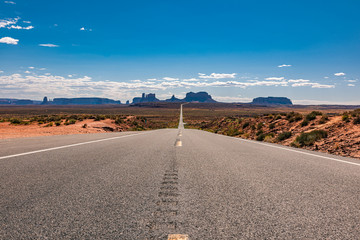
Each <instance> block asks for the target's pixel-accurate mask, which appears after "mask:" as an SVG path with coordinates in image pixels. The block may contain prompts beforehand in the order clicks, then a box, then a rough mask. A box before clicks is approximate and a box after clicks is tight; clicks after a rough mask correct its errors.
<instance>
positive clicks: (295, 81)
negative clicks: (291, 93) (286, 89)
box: [288, 79, 310, 83]
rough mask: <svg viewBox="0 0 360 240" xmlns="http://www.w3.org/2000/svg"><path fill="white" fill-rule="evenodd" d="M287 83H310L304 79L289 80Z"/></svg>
mask: <svg viewBox="0 0 360 240" xmlns="http://www.w3.org/2000/svg"><path fill="white" fill-rule="evenodd" d="M288 82H289V83H306V82H310V80H306V79H290V80H289V81H288Z"/></svg>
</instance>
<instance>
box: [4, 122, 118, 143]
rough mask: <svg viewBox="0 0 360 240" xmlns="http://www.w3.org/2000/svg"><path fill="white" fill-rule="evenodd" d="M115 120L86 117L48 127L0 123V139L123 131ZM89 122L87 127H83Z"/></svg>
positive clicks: (44, 125)
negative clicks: (66, 123)
mask: <svg viewBox="0 0 360 240" xmlns="http://www.w3.org/2000/svg"><path fill="white" fill-rule="evenodd" d="M113 122H114V121H113V120H110V119H106V120H102V121H94V120H92V119H86V120H84V121H81V122H79V121H78V122H76V123H75V124H72V125H67V126H65V125H63V124H61V125H60V126H55V125H54V126H52V127H46V124H41V125H39V124H37V123H33V124H30V125H26V126H24V125H13V124H10V123H9V122H3V123H0V139H6V138H22V137H36V136H51V135H67V134H86V133H102V132H109V131H111V130H110V128H111V129H113V130H114V131H123V130H124V129H123V128H121V127H119V126H117V125H115V123H113ZM84 124H87V127H86V128H83V126H84Z"/></svg>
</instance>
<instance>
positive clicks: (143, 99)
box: [132, 93, 160, 103]
mask: <svg viewBox="0 0 360 240" xmlns="http://www.w3.org/2000/svg"><path fill="white" fill-rule="evenodd" d="M147 102H160V100H159V99H157V98H156V96H155V93H149V94H145V93H143V94H142V96H141V98H140V97H134V98H133V101H132V103H147Z"/></svg>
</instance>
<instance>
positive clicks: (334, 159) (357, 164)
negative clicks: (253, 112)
mask: <svg viewBox="0 0 360 240" xmlns="http://www.w3.org/2000/svg"><path fill="white" fill-rule="evenodd" d="M200 131H201V130H200ZM205 132H206V131H205ZM208 133H210V132H208ZM212 134H215V135H218V136H223V137H229V138H231V139H235V140H240V141H244V142H248V143H256V144H259V145H263V146H268V147H272V148H279V149H282V150H286V151H290V152H296V153H302V154H305V155H309V156H313V157H319V158H324V159H328V160H332V161H336V162H342V163H348V164H352V165H355V166H360V163H354V162H349V161H345V160H340V159H336V158H331V157H326V156H321V155H317V154H313V153H308V152H303V151H298V150H295V149H291V148H290V147H289V148H286V147H280V146H276V145H273V144H266V143H263V142H258V141H255V140H249V139H244V138H236V137H230V136H226V135H221V134H216V133H212Z"/></svg>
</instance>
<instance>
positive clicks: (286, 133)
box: [276, 132, 292, 142]
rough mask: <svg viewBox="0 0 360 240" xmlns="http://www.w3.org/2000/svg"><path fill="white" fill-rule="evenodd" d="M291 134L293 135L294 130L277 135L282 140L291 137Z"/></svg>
mask: <svg viewBox="0 0 360 240" xmlns="http://www.w3.org/2000/svg"><path fill="white" fill-rule="evenodd" d="M291 136H292V132H282V133H280V134H279V135H278V136H277V138H276V140H278V141H279V142H281V141H284V140H285V139H288V138H290V137H291Z"/></svg>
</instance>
